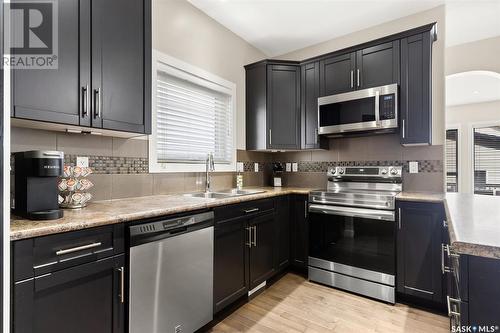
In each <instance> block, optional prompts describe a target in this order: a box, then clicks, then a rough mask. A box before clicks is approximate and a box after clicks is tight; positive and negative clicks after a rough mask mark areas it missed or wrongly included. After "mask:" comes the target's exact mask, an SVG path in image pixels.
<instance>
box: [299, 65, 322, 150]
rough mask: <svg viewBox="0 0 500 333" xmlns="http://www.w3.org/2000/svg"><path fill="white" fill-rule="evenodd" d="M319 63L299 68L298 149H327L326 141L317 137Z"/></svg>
mask: <svg viewBox="0 0 500 333" xmlns="http://www.w3.org/2000/svg"><path fill="white" fill-rule="evenodd" d="M319 68H320V63H319V61H316V62H312V63H307V64H303V65H302V66H301V75H300V79H301V85H300V86H301V99H300V103H301V113H300V115H301V116H300V128H301V133H300V139H301V144H300V147H301V148H302V149H318V148H323V149H327V147H328V141H327V140H326V139H325V138H321V137H319V135H318V97H319Z"/></svg>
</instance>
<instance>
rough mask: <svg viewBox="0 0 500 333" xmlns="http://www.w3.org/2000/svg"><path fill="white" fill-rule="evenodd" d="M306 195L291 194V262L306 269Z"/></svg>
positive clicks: (307, 236) (296, 266) (307, 251)
mask: <svg viewBox="0 0 500 333" xmlns="http://www.w3.org/2000/svg"><path fill="white" fill-rule="evenodd" d="M307 203H308V196H307V195H294V196H292V207H291V214H292V217H291V223H292V230H291V257H292V258H291V264H292V266H294V267H295V268H297V269H300V270H306V269H307V263H308V253H309V235H308V228H307V215H308V212H307V209H308V208H307Z"/></svg>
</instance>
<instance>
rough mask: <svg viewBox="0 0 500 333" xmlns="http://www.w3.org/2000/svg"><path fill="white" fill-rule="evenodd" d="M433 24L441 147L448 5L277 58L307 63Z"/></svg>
mask: <svg viewBox="0 0 500 333" xmlns="http://www.w3.org/2000/svg"><path fill="white" fill-rule="evenodd" d="M433 22H437V31H438V40H437V41H436V42H435V43H434V44H433V48H432V83H433V85H432V111H433V112H432V125H433V128H432V143H433V144H437V145H441V144H443V143H444V127H445V125H444V124H445V120H444V119H445V101H444V96H445V90H444V87H445V82H444V40H445V31H444V29H445V7H444V6H439V7H436V8H433V9H431V10H428V11H424V12H420V13H417V14H414V15H411V16H407V17H403V18H401V19H397V20H394V21H391V22H386V23H383V24H380V25H378V26H375V27H371V28H368V29H365V30H361V31H358V32H354V33H352V34H349V35H346V36H342V37H339V38H335V39H332V40H329V41H326V42H323V43H320V44H316V45H313V46H310V47H306V48H304V49H301V50H297V51H294V52H291V53H287V54H284V55H281V56H278V57H276V58H279V59H289V60H304V59H307V58H311V57H315V56H318V55H321V54H325V53H328V52H333V51H336V50H340V49H343V48H346V47H349V46H353V45H357V44H361V43H364V42H368V41H370V40H374V39H377V38H381V37H384V36H387V35H391V34H394V33H397V32H401V31H404V30H409V29H411V28H416V27H419V26H422V25H425V24H428V23H433Z"/></svg>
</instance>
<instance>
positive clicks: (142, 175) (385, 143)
mask: <svg viewBox="0 0 500 333" xmlns="http://www.w3.org/2000/svg"><path fill="white" fill-rule="evenodd" d="M11 133H12V134H11V150H12V152H16V151H25V150H36V149H46V150H61V151H64V153H65V163H66V164H75V163H76V156H88V157H89V164H90V167H91V168H92V169H93V170H94V174H92V175H91V176H90V180H91V181H92V182H93V183H94V184H95V186H94V188H93V189H92V194H93V196H94V199H93V200H105V199H117V198H124V197H135V196H146V195H154V194H170V193H179V192H193V191H202V190H203V189H204V181H205V175H204V173H199V172H186V173H161V174H160V173H154V174H153V173H149V171H148V141H147V140H144V139H140V138H139V139H123V138H112V137H105V136H93V135H81V134H70V133H62V132H51V131H43V130H34V129H27V128H18V127H13V128H12V131H11ZM443 157H444V152H443V146H420V147H403V146H401V145H400V144H399V136H398V135H397V134H389V135H377V136H367V137H353V138H340V139H331V140H330V149H329V150H313V151H298V152H276V153H270V152H251V151H244V150H238V152H237V160H238V161H239V162H244V170H245V171H244V172H243V177H244V185H245V186H263V185H268V184H270V182H271V178H272V173H271V165H272V162H285V163H286V162H297V163H298V172H284V173H283V184H284V185H285V186H299V187H300V186H306V187H317V188H322V187H325V185H326V174H325V172H326V170H327V168H328V167H333V166H337V165H345V166H347V165H363V164H365V165H389V164H395V165H402V166H403V168H404V174H403V188H404V190H406V191H434V192H442V191H443V189H444V178H445V177H444V172H443ZM408 161H418V162H419V173H417V174H410V173H408ZM254 163H258V164H259V172H254V171H253V168H254ZM212 184H213V187H214V188H215V189H223V188H229V187H234V186H235V185H236V184H235V177H234V172H221V173H215V174H213V176H212Z"/></svg>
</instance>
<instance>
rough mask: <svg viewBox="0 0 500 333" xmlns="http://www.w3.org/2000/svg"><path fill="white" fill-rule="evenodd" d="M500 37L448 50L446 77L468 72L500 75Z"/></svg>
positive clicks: (446, 52)
mask: <svg viewBox="0 0 500 333" xmlns="http://www.w3.org/2000/svg"><path fill="white" fill-rule="evenodd" d="M499 54H500V36H499V37H494V38H488V39H483V40H479V41H475V42H472V43H466V44H461V45H456V46H452V47H448V48H446V51H445V59H446V69H445V70H446V75H449V74H455V73H460V72H467V71H478V70H484V71H494V72H498V73H500V56H499Z"/></svg>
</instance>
